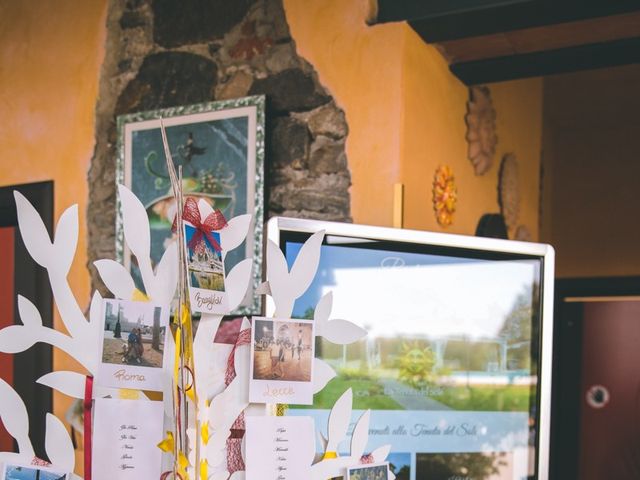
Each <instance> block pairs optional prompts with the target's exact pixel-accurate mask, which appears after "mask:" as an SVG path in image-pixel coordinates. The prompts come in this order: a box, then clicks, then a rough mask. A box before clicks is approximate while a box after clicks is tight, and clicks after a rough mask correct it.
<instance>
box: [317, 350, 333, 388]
mask: <svg viewBox="0 0 640 480" xmlns="http://www.w3.org/2000/svg"><path fill="white" fill-rule="evenodd" d="M335 376H336V372H335V370H334V369H333V368H331V366H330V365H329V364H328V363H327V362H325V361H324V360H321V359H319V358H314V359H313V393H314V394H315V393H318V392H319V391H320V390H322V389H323V388H324V387H326V386H327V383H329V381H330V380H331V379H332V378H334V377H335Z"/></svg>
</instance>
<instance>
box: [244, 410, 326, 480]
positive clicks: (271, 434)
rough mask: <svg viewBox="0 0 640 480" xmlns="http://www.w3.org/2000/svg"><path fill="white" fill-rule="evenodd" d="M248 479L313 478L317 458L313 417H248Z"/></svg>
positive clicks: (298, 479)
mask: <svg viewBox="0 0 640 480" xmlns="http://www.w3.org/2000/svg"><path fill="white" fill-rule="evenodd" d="M246 427H247V431H246V450H245V451H246V455H247V457H246V461H245V464H246V467H247V471H246V480H300V479H306V478H310V473H311V472H310V466H311V462H312V461H313V457H314V450H315V445H314V424H313V419H312V418H311V417H247V418H246Z"/></svg>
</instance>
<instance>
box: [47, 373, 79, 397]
mask: <svg viewBox="0 0 640 480" xmlns="http://www.w3.org/2000/svg"><path fill="white" fill-rule="evenodd" d="M86 378H87V377H85V376H84V375H81V374H80V373H77V372H66V371H57V372H50V373H47V374H45V375H43V376H41V377H40V378H39V379H38V380H36V382H38V383H39V384H41V385H45V386H47V387H50V388H53V389H55V390H57V391H59V392H60V393H64V394H65V395H68V396H69V397H73V398H84V386H85V383H86Z"/></svg>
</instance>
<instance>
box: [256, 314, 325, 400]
mask: <svg viewBox="0 0 640 480" xmlns="http://www.w3.org/2000/svg"><path fill="white" fill-rule="evenodd" d="M314 357H315V336H314V329H313V321H311V320H298V319H294V320H291V319H280V318H265V317H253V328H252V341H251V362H250V367H249V368H250V372H249V374H250V377H249V378H250V380H249V401H250V402H256V403H290V404H298V405H311V404H312V403H313V359H314Z"/></svg>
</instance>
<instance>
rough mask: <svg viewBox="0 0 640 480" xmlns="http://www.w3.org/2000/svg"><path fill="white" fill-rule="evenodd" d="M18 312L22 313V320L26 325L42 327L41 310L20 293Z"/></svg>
mask: <svg viewBox="0 0 640 480" xmlns="http://www.w3.org/2000/svg"><path fill="white" fill-rule="evenodd" d="M18 313H19V314H20V321H21V322H22V323H23V325H24V326H25V327H29V328H38V327H42V317H41V316H40V311H39V310H38V309H37V307H36V306H35V305H34V304H33V303H31V301H30V300H29V299H27V298H25V297H23V296H22V295H18Z"/></svg>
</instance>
